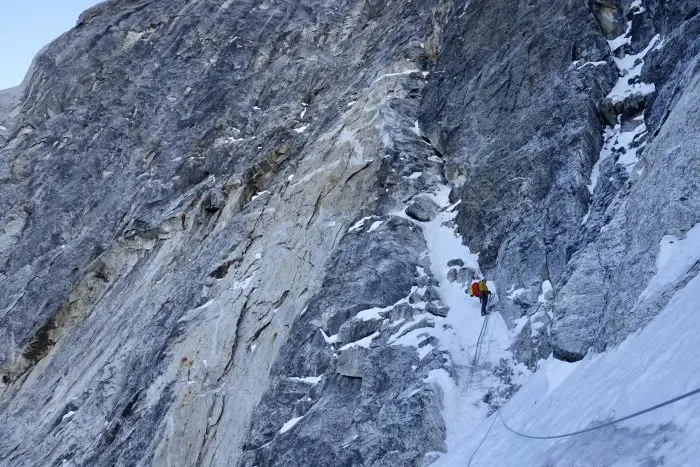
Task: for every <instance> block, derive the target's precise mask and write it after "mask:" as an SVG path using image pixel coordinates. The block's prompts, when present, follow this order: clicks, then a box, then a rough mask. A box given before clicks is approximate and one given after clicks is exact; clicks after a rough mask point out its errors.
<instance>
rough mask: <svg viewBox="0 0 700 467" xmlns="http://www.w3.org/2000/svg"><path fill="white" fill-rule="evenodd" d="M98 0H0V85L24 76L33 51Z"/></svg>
mask: <svg viewBox="0 0 700 467" xmlns="http://www.w3.org/2000/svg"><path fill="white" fill-rule="evenodd" d="M98 3H100V0H0V89H5V88H10V87H13V86H17V85H18V84H20V83H21V82H22V79H24V75H25V73H26V72H27V70H28V69H29V64H30V63H31V62H32V58H34V55H36V53H37V52H38V51H39V50H41V49H42V47H44V46H45V45H46V44H48V43H49V42H51V41H52V40H54V39H55V38H57V37H58V36H60V35H61V34H63V33H64V32H66V31H68V30H69V29H71V28H72V27H73V26H75V22H76V20H77V19H78V16H79V15H80V13H82V12H83V11H84V10H86V9H87V8H89V7H91V6H92V5H96V4H98Z"/></svg>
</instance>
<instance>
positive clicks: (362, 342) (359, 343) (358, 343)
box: [340, 331, 379, 350]
mask: <svg viewBox="0 0 700 467" xmlns="http://www.w3.org/2000/svg"><path fill="white" fill-rule="evenodd" d="M378 336H379V331H377V332H375V333H374V334H371V335H369V336H367V337H363V338H362V339H360V340H359V341H355V342H350V343H349V344H345V345H344V346H342V347H341V348H340V350H347V349H349V348H351V347H363V348H365V349H368V348H369V345H370V344H371V343H372V341H373V340H374V338H375V337H378Z"/></svg>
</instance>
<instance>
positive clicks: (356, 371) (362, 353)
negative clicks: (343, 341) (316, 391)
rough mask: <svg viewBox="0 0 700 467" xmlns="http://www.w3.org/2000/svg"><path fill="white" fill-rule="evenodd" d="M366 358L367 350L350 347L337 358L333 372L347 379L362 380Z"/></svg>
mask: <svg viewBox="0 0 700 467" xmlns="http://www.w3.org/2000/svg"><path fill="white" fill-rule="evenodd" d="M366 357H367V349H365V348H364V347H351V348H349V349H347V350H345V351H343V352H342V353H341V354H340V355H339V356H338V360H337V361H336V367H335V371H336V373H338V374H339V375H342V376H347V377H349V378H362V377H363V376H364V362H365V359H366Z"/></svg>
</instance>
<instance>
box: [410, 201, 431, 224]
mask: <svg viewBox="0 0 700 467" xmlns="http://www.w3.org/2000/svg"><path fill="white" fill-rule="evenodd" d="M437 211H438V206H437V204H435V202H434V201H432V200H431V199H430V198H427V197H425V196H417V197H416V198H415V199H414V200H413V201H412V202H411V204H409V205H408V207H407V208H406V214H408V215H409V216H410V217H412V218H414V219H416V220H418V221H421V222H428V221H431V220H433V219H435V216H436V215H437Z"/></svg>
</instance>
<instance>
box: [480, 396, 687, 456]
mask: <svg viewBox="0 0 700 467" xmlns="http://www.w3.org/2000/svg"><path fill="white" fill-rule="evenodd" d="M696 394H700V388H697V389H693V390H692V391H689V392H686V393H685V394H681V395H680V396H678V397H674V398H673V399H669V400H667V401H664V402H661V403H660V404H656V405H653V406H651V407H649V408H646V409H644V410H640V411H638V412H635V413H633V414H630V415H627V416H625V417H621V418H617V419H615V420H612V421H609V422H606V423H601V424H600V425H596V426H592V427H590V428H586V429H584V430H578V431H572V432H569V433H563V434H560V435H551V436H535V435H528V434H526V433H521V432H519V431H517V430H514V429H512V428H511V427H509V426H508V424H507V423H506V422H505V420H503V412H502V410H503V407H501V408H500V409H498V418H499V419H500V420H501V423H502V424H503V426H504V427H506V429H507V430H508V431H510V432H511V433H513V434H515V435H518V436H521V437H523V438H528V439H558V438H568V437H569V436H576V435H580V434H583V433H588V432H591V431H595V430H600V429H601V428H605V427H608V426H611V425H615V424H617V423H620V422H624V421H625V420H629V419H631V418H635V417H638V416H640V415H644V414H645V413H649V412H653V411H654V410H657V409H660V408H662V407H665V406H667V405H671V404H673V403H676V402H678V401H680V400H683V399H687V398H688V397H691V396H694V395H696ZM495 421H496V417H495V416H494V418H493V420H492V421H491V425H490V426H489V429H488V430H487V431H486V434H485V435H484V437H483V438H482V440H481V442H480V443H479V445H478V446H477V448H476V450H475V451H474V453H473V454H472V455H471V457H470V458H469V463H468V464H467V465H468V466H471V464H472V460H473V459H474V456H475V455H476V453H477V452H479V449H481V446H482V445H483V444H484V441H486V437H487V436H488V435H489V433H490V432H491V428H493V424H494V422H495Z"/></svg>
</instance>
